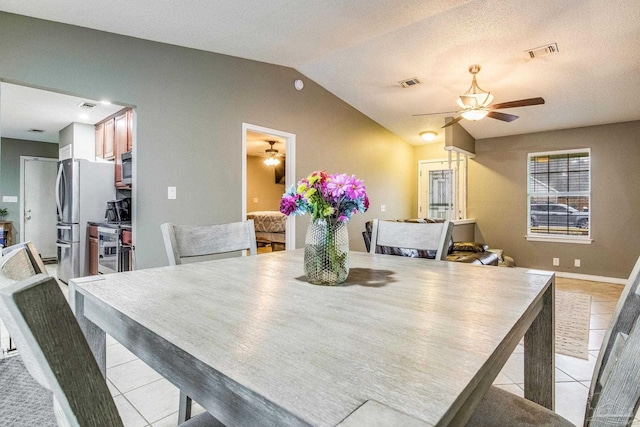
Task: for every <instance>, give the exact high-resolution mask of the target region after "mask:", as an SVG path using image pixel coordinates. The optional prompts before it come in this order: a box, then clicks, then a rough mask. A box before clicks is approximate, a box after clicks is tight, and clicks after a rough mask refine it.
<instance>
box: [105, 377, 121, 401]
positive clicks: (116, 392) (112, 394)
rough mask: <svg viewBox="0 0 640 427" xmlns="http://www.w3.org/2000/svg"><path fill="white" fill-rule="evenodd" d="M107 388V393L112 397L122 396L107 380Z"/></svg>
mask: <svg viewBox="0 0 640 427" xmlns="http://www.w3.org/2000/svg"><path fill="white" fill-rule="evenodd" d="M107 387H109V391H110V392H111V396H112V397H116V396H119V395H121V394H122V393H121V392H120V390H118V388H117V387H116V386H114V385H113V383H112V382H111V381H109V380H107Z"/></svg>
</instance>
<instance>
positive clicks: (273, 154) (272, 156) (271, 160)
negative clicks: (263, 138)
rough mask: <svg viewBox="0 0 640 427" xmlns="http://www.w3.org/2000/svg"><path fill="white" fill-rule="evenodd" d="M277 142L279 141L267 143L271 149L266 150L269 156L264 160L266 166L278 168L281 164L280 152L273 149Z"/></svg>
mask: <svg viewBox="0 0 640 427" xmlns="http://www.w3.org/2000/svg"><path fill="white" fill-rule="evenodd" d="M276 142H277V141H267V143H268V144H269V148H267V149H266V150H264V152H265V153H266V154H267V158H266V159H264V164H265V165H267V166H276V165H279V164H280V160H279V159H278V153H279V152H278V150H276V149H275V148H273V146H274V144H275V143H276Z"/></svg>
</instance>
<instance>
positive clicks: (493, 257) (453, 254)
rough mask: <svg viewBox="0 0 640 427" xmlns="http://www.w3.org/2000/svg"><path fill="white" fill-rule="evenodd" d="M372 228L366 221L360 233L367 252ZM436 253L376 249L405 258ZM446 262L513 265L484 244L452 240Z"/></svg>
mask: <svg viewBox="0 0 640 427" xmlns="http://www.w3.org/2000/svg"><path fill="white" fill-rule="evenodd" d="M395 221H402V222H417V223H430V222H431V223H433V222H441V221H437V220H432V219H426V218H419V219H402V220H395ZM372 227H373V221H367V222H366V223H365V231H363V232H362V237H363V238H364V244H365V246H366V248H367V252H368V251H369V250H370V248H371V230H372ZM436 252H437V251H436V249H433V250H419V249H407V248H397V247H389V246H378V248H376V253H383V254H388V255H399V256H407V257H413V258H429V259H434V258H435V257H436ZM506 258H508V257H506ZM447 261H454V262H464V263H467V264H479V265H499V264H500V263H501V261H502V263H501V264H502V265H511V266H512V265H513V260H501V252H499V251H494V252H492V251H490V250H489V246H488V245H486V244H484V243H476V242H454V241H453V239H452V240H451V241H450V242H449V252H448V254H447ZM505 261H506V262H505Z"/></svg>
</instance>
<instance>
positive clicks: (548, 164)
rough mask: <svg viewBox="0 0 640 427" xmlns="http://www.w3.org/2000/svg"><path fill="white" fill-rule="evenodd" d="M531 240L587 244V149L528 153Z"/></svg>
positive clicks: (588, 240) (588, 216)
mask: <svg viewBox="0 0 640 427" xmlns="http://www.w3.org/2000/svg"><path fill="white" fill-rule="evenodd" d="M527 199H528V210H527V211H528V213H529V219H528V230H527V231H528V233H527V238H529V239H530V240H550V241H566V242H579V243H589V242H591V240H590V231H589V230H590V228H589V226H590V203H591V152H590V150H589V149H582V150H571V151H553V152H548V153H533V154H529V185H528V198H527Z"/></svg>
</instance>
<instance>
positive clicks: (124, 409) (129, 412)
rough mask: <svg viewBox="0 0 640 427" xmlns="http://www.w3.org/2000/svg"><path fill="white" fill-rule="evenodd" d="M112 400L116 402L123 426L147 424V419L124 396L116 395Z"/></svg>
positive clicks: (130, 426)
mask: <svg viewBox="0 0 640 427" xmlns="http://www.w3.org/2000/svg"><path fill="white" fill-rule="evenodd" d="M113 400H114V402H115V403H116V407H117V408H118V413H119V414H120V418H122V423H123V424H124V427H145V426H147V425H149V423H148V422H147V420H145V419H144V418H143V417H142V415H140V413H139V412H138V411H137V410H136V408H134V407H133V405H132V404H131V403H130V402H129V401H128V400H127V399H125V397H124V396H122V395H120V396H117V397H115V398H114V399H113ZM175 425H177V424H174V426H175Z"/></svg>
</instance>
